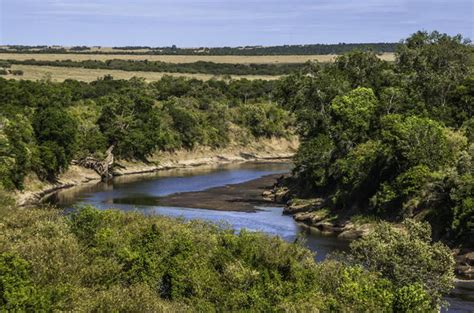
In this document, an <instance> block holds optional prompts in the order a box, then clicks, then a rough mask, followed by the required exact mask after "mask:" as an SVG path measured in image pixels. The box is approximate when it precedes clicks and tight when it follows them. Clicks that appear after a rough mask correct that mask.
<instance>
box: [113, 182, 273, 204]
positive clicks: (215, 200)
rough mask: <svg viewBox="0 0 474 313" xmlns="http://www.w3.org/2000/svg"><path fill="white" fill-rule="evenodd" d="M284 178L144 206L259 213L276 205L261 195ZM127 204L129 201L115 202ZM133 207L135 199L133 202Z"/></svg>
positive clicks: (149, 200) (150, 201) (181, 195)
mask: <svg viewBox="0 0 474 313" xmlns="http://www.w3.org/2000/svg"><path fill="white" fill-rule="evenodd" d="M280 176H282V174H273V175H267V176H264V177H261V178H258V179H255V180H251V181H248V182H244V183H240V184H233V185H226V186H222V187H215V188H210V189H207V190H203V191H195V192H183V193H175V194H172V195H169V196H165V197H158V198H146V199H143V201H144V203H145V202H146V204H152V205H160V206H171V207H185V208H199V209H208V210H220V211H240V212H256V211H257V210H258V209H256V208H255V206H264V205H274V202H272V201H268V200H264V199H263V197H262V192H263V191H264V190H268V189H269V188H272V187H273V185H274V184H275V182H276V180H277V179H278V177H280ZM114 202H115V203H120V204H127V203H128V202H129V201H128V199H127V198H122V199H115V200H114ZM133 204H137V203H136V199H133Z"/></svg>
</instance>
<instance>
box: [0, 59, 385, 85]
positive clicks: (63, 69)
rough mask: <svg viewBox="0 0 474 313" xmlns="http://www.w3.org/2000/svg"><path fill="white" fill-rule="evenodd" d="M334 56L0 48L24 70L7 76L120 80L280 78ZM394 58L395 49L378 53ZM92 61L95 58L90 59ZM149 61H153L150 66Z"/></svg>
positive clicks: (88, 80)
mask: <svg viewBox="0 0 474 313" xmlns="http://www.w3.org/2000/svg"><path fill="white" fill-rule="evenodd" d="M336 57H337V55H332V54H330V55H270V56H261V55H258V56H246V55H211V56H209V55H139V54H138V55H137V54H93V53H83V54H77V53H66V54H64V53H62V54H61V53H0V60H4V61H7V62H8V60H10V62H11V63H13V64H12V66H11V69H12V70H14V71H15V70H16V71H17V72H21V73H23V74H22V75H13V74H11V73H10V74H7V75H6V77H7V78H14V79H30V80H38V79H43V78H45V77H50V78H51V79H53V80H55V81H64V80H66V79H69V78H70V79H76V80H81V81H86V82H90V81H93V80H95V79H97V78H98V77H102V76H105V75H112V76H113V77H116V78H118V79H129V78H131V77H141V78H144V79H145V80H146V81H156V80H158V79H160V78H161V77H162V76H163V75H164V74H169V75H173V76H185V77H189V78H196V79H203V80H207V79H211V78H213V77H219V76H224V75H225V76H226V77H227V78H228V77H229V76H230V77H233V78H237V79H238V78H246V79H265V80H271V79H278V78H279V77H281V76H282V75H287V74H289V73H291V72H294V71H296V70H299V69H301V68H303V67H304V66H305V64H306V63H307V62H320V63H328V62H334V60H335V59H336ZM378 57H379V58H380V59H382V60H387V61H393V59H394V55H393V53H383V54H380V55H379V56H378ZM92 61H94V62H92ZM152 65H155V66H153V67H152Z"/></svg>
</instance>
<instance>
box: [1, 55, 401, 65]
mask: <svg viewBox="0 0 474 313" xmlns="http://www.w3.org/2000/svg"><path fill="white" fill-rule="evenodd" d="M335 57H336V55H258V56H246V55H128V54H92V53H91V54H79V53H68V54H59V53H58V54H55V53H47V54H46V53H28V54H23V53H0V60H8V59H13V60H20V61H23V60H29V59H35V60H38V61H56V60H59V61H62V60H72V61H85V60H99V61H105V60H111V59H120V60H149V61H162V62H167V63H193V62H197V61H206V62H214V63H232V64H249V63H258V64H272V63H304V62H306V61H309V60H311V61H318V62H332V61H333V60H334V58H335ZM380 58H381V59H383V60H387V61H393V60H394V54H393V53H384V54H381V55H380Z"/></svg>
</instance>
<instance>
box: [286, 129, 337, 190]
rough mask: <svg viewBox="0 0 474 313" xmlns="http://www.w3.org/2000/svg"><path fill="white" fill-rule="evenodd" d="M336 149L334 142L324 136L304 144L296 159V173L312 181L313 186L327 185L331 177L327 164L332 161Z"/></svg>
mask: <svg viewBox="0 0 474 313" xmlns="http://www.w3.org/2000/svg"><path fill="white" fill-rule="evenodd" d="M334 148H335V147H334V143H333V142H332V140H331V139H330V138H329V137H328V136H325V135H322V134H321V135H319V136H318V137H316V138H314V139H311V140H309V141H305V142H303V143H302V144H301V146H300V148H299V149H298V153H297V154H296V157H295V170H294V172H295V173H298V175H299V176H302V179H305V180H306V181H310V182H311V185H312V186H315V187H322V186H324V185H326V183H327V178H328V176H329V174H328V167H327V164H329V163H330V161H331V160H332V154H333V151H334Z"/></svg>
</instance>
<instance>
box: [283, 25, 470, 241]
mask: <svg viewBox="0 0 474 313" xmlns="http://www.w3.org/2000/svg"><path fill="white" fill-rule="evenodd" d="M473 53H474V52H473V48H472V46H471V45H470V44H469V43H467V42H463V40H462V37H461V36H456V37H450V36H448V35H445V34H440V33H437V32H433V33H430V34H429V33H426V32H418V33H416V34H414V35H413V36H411V37H410V38H408V39H407V40H405V41H404V44H403V45H400V47H399V49H398V51H397V53H396V61H395V62H394V63H388V62H385V61H382V60H380V59H378V58H377V57H376V56H375V54H374V53H371V52H360V51H359V52H358V51H354V52H351V53H348V54H346V55H344V56H341V57H338V58H337V60H336V62H335V63H334V64H330V65H327V66H325V67H320V66H318V65H314V66H313V67H312V68H308V69H307V70H306V71H303V72H301V73H299V74H294V75H290V76H288V77H286V78H283V79H282V80H280V81H279V86H278V87H277V91H276V93H277V98H278V99H279V102H280V103H281V104H282V106H283V107H285V108H288V109H289V110H291V111H292V112H294V113H295V115H296V119H297V121H298V122H297V125H298V128H299V133H300V136H301V138H302V145H301V148H300V149H299V151H298V155H297V156H296V169H295V175H296V177H297V179H298V180H299V182H300V184H301V185H300V186H301V189H302V190H303V189H304V190H311V192H309V194H307V195H309V196H322V197H325V198H327V199H328V200H329V202H328V205H329V206H330V208H332V209H333V210H335V212H338V213H344V212H347V213H349V212H353V213H354V212H355V213H360V212H362V213H365V214H369V215H377V216H383V217H386V218H389V219H395V220H401V219H403V218H405V217H409V216H414V215H417V214H418V213H420V211H423V214H424V217H425V218H426V219H427V220H429V221H430V222H431V223H432V225H433V226H434V227H433V228H434V230H435V233H434V234H435V236H436V237H437V238H439V237H443V238H445V239H449V240H452V241H455V242H457V243H460V242H464V243H465V244H467V245H472V244H473V243H472V238H474V236H473V235H474V234H473V230H474V214H473V213H474V206H473V203H474V198H473V192H472V190H473V186H474V185H473V182H474V179H473V174H474V173H473V164H474V163H473V158H474V154H473V153H474V141H473V136H472V129H473V128H472V124H473V122H472V121H473V113H474V111H473V110H474V88H473V87H474V85H473V80H474V76H473V72H472V70H473V67H472V66H473V64H472V56H473Z"/></svg>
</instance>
